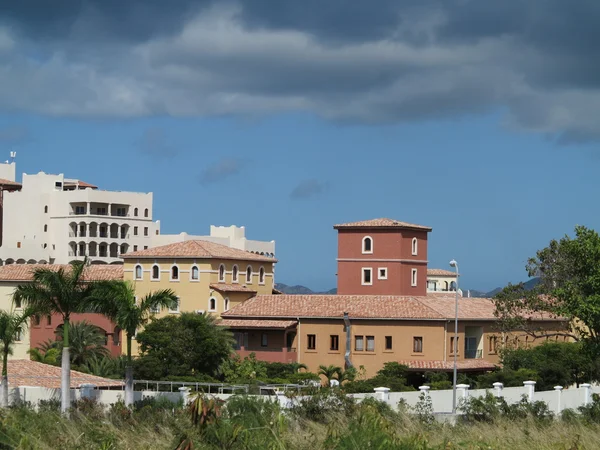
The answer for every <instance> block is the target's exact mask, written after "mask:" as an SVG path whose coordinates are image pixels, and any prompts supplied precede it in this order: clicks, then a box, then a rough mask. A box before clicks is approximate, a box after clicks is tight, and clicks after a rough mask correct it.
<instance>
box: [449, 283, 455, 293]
mask: <svg viewBox="0 0 600 450" xmlns="http://www.w3.org/2000/svg"><path fill="white" fill-rule="evenodd" d="M450 290H451V291H456V281H451V282H450Z"/></svg>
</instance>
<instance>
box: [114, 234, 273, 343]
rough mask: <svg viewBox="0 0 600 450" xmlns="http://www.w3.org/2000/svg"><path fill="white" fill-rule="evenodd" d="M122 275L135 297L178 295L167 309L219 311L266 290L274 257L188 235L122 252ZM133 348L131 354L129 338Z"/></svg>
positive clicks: (163, 312) (269, 289) (161, 313)
mask: <svg viewBox="0 0 600 450" xmlns="http://www.w3.org/2000/svg"><path fill="white" fill-rule="evenodd" d="M122 258H123V260H124V261H125V262H124V267H123V278H124V279H125V280H129V281H131V282H133V283H134V284H135V291H136V295H137V296H138V297H143V296H145V295H147V294H149V293H150V292H153V291H157V290H161V289H171V290H173V291H174V292H175V293H176V294H177V296H178V297H179V305H178V307H177V308H175V309H172V310H160V311H156V316H157V317H162V316H165V315H168V314H179V313H180V312H195V313H197V314H214V315H216V316H219V317H220V315H221V314H222V313H223V312H225V311H228V310H229V309H231V308H233V307H234V306H237V305H239V304H241V303H242V302H243V301H245V300H247V299H249V298H251V297H253V296H255V295H257V294H272V293H273V286H274V279H273V278H274V277H273V269H274V265H275V263H276V262H277V260H276V259H274V258H272V257H268V256H264V255H259V254H255V253H250V252H247V251H244V250H238V249H235V248H231V247H227V246H225V245H221V244H216V243H213V242H209V241H200V240H197V241H196V240H190V241H184V242H177V243H173V244H169V245H164V246H160V247H153V248H149V249H145V250H141V251H137V252H133V253H127V254H124V255H122ZM133 351H134V352H135V353H137V346H136V344H135V343H134V345H133Z"/></svg>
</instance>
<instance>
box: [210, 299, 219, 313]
mask: <svg viewBox="0 0 600 450" xmlns="http://www.w3.org/2000/svg"><path fill="white" fill-rule="evenodd" d="M212 300H214V302H215V307H214V308H211V306H210V304H211V301H212ZM208 310H209V311H210V312H215V311H216V310H217V299H216V297H210V298H209V299H208Z"/></svg>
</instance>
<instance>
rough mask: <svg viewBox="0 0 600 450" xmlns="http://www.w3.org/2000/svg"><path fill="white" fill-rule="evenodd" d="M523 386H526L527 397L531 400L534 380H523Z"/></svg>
mask: <svg viewBox="0 0 600 450" xmlns="http://www.w3.org/2000/svg"><path fill="white" fill-rule="evenodd" d="M523 386H525V387H526V388H527V397H528V399H529V401H530V402H533V393H534V392H535V381H523Z"/></svg>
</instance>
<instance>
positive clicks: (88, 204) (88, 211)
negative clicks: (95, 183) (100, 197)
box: [85, 202, 92, 216]
mask: <svg viewBox="0 0 600 450" xmlns="http://www.w3.org/2000/svg"><path fill="white" fill-rule="evenodd" d="M85 213H86V215H88V216H89V215H90V214H91V213H92V209H91V205H90V202H87V204H86V206H85Z"/></svg>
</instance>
